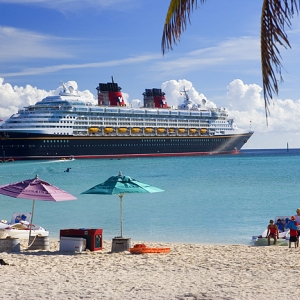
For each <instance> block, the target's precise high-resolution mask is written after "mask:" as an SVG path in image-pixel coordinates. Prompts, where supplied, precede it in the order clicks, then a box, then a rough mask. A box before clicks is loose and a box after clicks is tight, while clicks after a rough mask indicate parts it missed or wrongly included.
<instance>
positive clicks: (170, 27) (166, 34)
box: [161, 0, 206, 54]
mask: <svg viewBox="0 0 300 300" xmlns="http://www.w3.org/2000/svg"><path fill="white" fill-rule="evenodd" d="M205 1H206V0H171V1H170V5H169V9H168V13H167V16H166V20H165V25H164V30H163V35H162V42H161V48H162V52H163V54H165V52H166V51H167V50H172V49H173V48H172V45H173V44H175V45H176V42H177V41H179V40H180V36H181V33H182V32H183V31H184V30H185V29H186V24H187V21H189V23H190V22H191V21H190V15H191V12H192V11H193V9H196V8H197V4H198V2H201V3H204V2H205Z"/></svg>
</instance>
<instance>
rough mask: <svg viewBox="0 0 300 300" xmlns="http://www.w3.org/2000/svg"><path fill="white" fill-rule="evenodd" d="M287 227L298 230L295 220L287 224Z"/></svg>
mask: <svg viewBox="0 0 300 300" xmlns="http://www.w3.org/2000/svg"><path fill="white" fill-rule="evenodd" d="M286 228H288V229H294V230H298V227H297V225H296V224H295V221H289V222H288V224H287V225H286Z"/></svg>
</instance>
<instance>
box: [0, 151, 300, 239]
mask: <svg viewBox="0 0 300 300" xmlns="http://www.w3.org/2000/svg"><path fill="white" fill-rule="evenodd" d="M67 168H71V170H70V172H64V171H65V170H66V169H67ZM119 171H122V173H123V174H124V175H128V176H131V177H133V178H135V179H137V180H139V181H141V182H144V183H148V184H151V185H153V186H156V187H159V188H161V189H163V190H165V192H163V193H154V194H127V195H125V196H124V198H123V236H124V237H128V238H129V237H130V238H131V239H132V240H133V241H134V240H135V241H145V242H146V241H157V242H184V243H203V244H206V243H214V244H249V243H250V240H251V237H252V235H259V234H261V233H262V232H263V230H264V229H265V228H266V226H267V225H268V222H269V220H270V219H273V218H274V217H275V216H277V215H293V214H295V210H296V208H297V207H300V149H290V150H289V151H288V152H287V150H284V149H283V150H243V151H242V152H241V153H240V154H238V155H222V156H198V157H165V158H131V159H97V160H73V161H53V160H52V161H51V160H50V161H20V162H19V161H16V162H10V163H2V164H0V185H3V184H7V183H13V182H17V181H21V180H25V179H29V178H34V177H35V175H36V174H38V176H39V177H40V178H41V179H43V180H45V181H48V182H49V183H51V184H53V185H55V186H57V187H60V188H62V189H63V190H65V191H67V192H69V193H71V194H73V195H74V196H75V197H77V198H78V200H75V201H65V202H60V203H55V202H44V201H36V202H35V203H36V204H35V213H34V222H33V223H34V224H36V225H40V226H43V227H44V228H46V229H47V230H49V231H50V237H52V238H58V237H59V230H60V229H65V228H102V229H103V238H104V239H107V240H109V239H111V238H113V237H115V236H119V235H120V204H119V197H118V196H117V195H111V196H110V195H107V196H106V195H82V194H81V193H82V192H83V191H85V190H87V189H89V188H91V187H92V186H94V185H96V184H99V183H101V182H103V181H105V180H106V179H107V178H108V177H110V176H113V175H118V172H119ZM31 204H32V201H30V200H25V199H15V198H11V197H7V196H4V195H0V207H1V211H0V218H1V219H6V220H10V219H11V216H12V214H13V213H14V212H25V211H29V212H30V211H31Z"/></svg>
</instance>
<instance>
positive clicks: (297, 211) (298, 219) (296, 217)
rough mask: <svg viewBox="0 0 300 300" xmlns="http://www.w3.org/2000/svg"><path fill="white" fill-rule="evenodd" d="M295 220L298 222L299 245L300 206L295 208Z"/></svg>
mask: <svg viewBox="0 0 300 300" xmlns="http://www.w3.org/2000/svg"><path fill="white" fill-rule="evenodd" d="M296 213H297V214H296V215H295V216H294V217H295V221H296V222H297V223H298V245H299V236H300V208H297V209H296Z"/></svg>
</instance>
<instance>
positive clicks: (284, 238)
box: [252, 216, 290, 246]
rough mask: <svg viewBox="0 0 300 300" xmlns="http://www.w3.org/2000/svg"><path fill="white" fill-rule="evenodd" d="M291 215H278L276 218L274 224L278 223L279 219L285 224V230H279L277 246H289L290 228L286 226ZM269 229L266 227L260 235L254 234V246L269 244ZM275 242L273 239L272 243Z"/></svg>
mask: <svg viewBox="0 0 300 300" xmlns="http://www.w3.org/2000/svg"><path fill="white" fill-rule="evenodd" d="M289 218H290V216H277V217H275V219H274V224H275V225H276V224H277V221H278V220H280V221H281V222H282V224H283V226H284V231H282V232H279V238H278V239H277V242H276V245H277V246H288V244H289V239H290V230H289V229H287V228H285V226H286V225H287V224H286V223H288V221H289ZM267 232H268V229H267V228H266V229H265V230H264V232H263V233H262V234H260V235H257V236H256V235H254V236H252V243H253V245H254V246H267V245H268V238H267ZM272 244H273V239H271V245H272Z"/></svg>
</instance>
